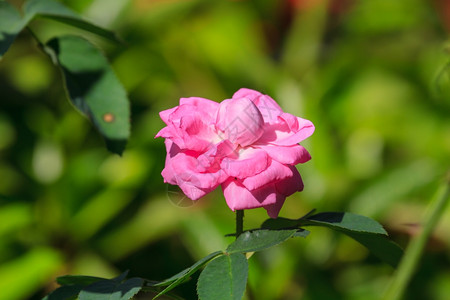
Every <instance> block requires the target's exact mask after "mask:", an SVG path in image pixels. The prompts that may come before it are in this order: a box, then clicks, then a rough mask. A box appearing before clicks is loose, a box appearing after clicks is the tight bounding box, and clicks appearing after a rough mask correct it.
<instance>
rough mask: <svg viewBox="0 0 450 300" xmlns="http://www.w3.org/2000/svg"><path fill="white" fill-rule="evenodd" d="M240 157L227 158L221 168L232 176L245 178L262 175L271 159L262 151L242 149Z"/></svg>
mask: <svg viewBox="0 0 450 300" xmlns="http://www.w3.org/2000/svg"><path fill="white" fill-rule="evenodd" d="M237 156H238V157H225V158H224V159H223V160H222V162H221V163H220V167H221V168H222V170H224V171H225V173H227V174H228V175H230V176H233V177H237V178H245V177H249V176H253V175H256V174H258V173H261V172H262V171H264V170H265V169H267V167H268V166H269V164H270V157H269V156H268V155H267V153H266V152H265V151H263V150H261V149H254V148H245V149H240V150H239V153H238V154H237Z"/></svg>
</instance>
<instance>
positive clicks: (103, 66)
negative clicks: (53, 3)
mask: <svg viewBox="0 0 450 300" xmlns="http://www.w3.org/2000/svg"><path fill="white" fill-rule="evenodd" d="M45 49H46V52H47V53H48V54H49V55H50V56H51V57H52V58H53V59H54V60H56V62H57V63H58V65H59V67H60V68H61V70H62V73H63V75H64V80H65V85H66V88H67V92H68V96H69V98H70V100H71V102H72V103H73V105H75V107H77V108H78V109H79V110H80V111H81V112H82V113H84V114H85V115H86V116H87V117H88V118H89V119H91V121H92V123H93V124H94V126H95V127H96V128H97V129H98V130H99V131H100V133H101V134H102V135H103V137H104V138H105V140H106V144H107V147H108V148H109V150H110V151H112V152H114V153H118V154H122V152H123V150H124V149H125V144H126V141H127V139H128V137H129V135H130V122H129V119H130V108H129V104H128V98H127V95H126V92H125V89H124V88H123V87H122V85H121V83H120V82H119V80H118V79H117V77H116V75H115V74H114V72H113V70H112V68H111V66H110V65H109V64H108V61H107V60H106V58H105V57H104V56H103V55H102V54H101V53H100V51H99V50H98V49H96V48H95V47H94V46H93V45H92V44H91V43H89V42H88V41H87V40H85V39H82V38H80V37H75V36H66V37H60V38H55V39H53V40H51V41H50V42H48V43H47V45H46V46H45ZM112 145H115V146H117V147H113V146H112Z"/></svg>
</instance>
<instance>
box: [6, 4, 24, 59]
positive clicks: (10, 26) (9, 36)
mask: <svg viewBox="0 0 450 300" xmlns="http://www.w3.org/2000/svg"><path fill="white" fill-rule="evenodd" d="M25 25H26V21H25V20H24V19H22V16H21V15H20V13H19V12H18V11H17V10H16V9H15V8H14V6H12V5H11V4H9V3H8V2H4V1H0V58H1V57H2V56H3V54H5V52H6V51H7V50H8V49H9V47H10V46H11V44H12V43H13V42H14V40H15V38H16V36H17V34H19V32H20V31H22V29H23V28H24V27H25Z"/></svg>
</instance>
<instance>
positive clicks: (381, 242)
mask: <svg viewBox="0 0 450 300" xmlns="http://www.w3.org/2000/svg"><path fill="white" fill-rule="evenodd" d="M344 233H345V234H346V235H348V236H349V237H351V238H353V239H354V240H355V241H357V242H359V243H360V244H362V245H364V246H366V247H367V249H369V250H370V252H372V253H373V255H375V256H376V257H378V258H379V259H380V260H382V261H384V262H385V263H387V264H389V265H391V266H392V267H394V268H396V267H397V266H398V264H399V263H400V259H401V258H402V256H403V250H402V248H400V246H399V245H397V244H396V243H394V242H392V241H391V240H389V239H388V238H387V237H386V236H384V235H380V234H367V233H361V232H350V231H345V232H344Z"/></svg>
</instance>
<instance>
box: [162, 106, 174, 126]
mask: <svg viewBox="0 0 450 300" xmlns="http://www.w3.org/2000/svg"><path fill="white" fill-rule="evenodd" d="M176 108H177V107H173V108H169V109H166V110H163V111H161V112H160V113H159V116H160V117H161V120H163V122H164V123H166V124H167V125H169V124H170V123H169V116H170V115H171V114H172V113H173V112H174V111H175V109H176Z"/></svg>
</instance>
